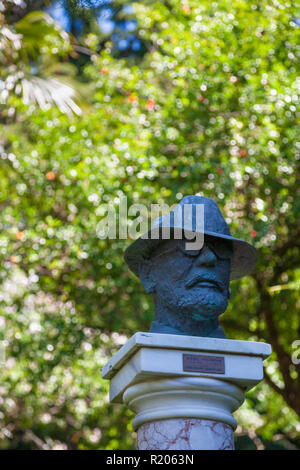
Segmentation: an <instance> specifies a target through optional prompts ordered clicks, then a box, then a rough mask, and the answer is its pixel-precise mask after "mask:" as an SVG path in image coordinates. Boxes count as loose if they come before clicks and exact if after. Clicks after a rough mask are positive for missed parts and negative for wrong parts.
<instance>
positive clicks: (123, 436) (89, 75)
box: [0, 0, 300, 449]
mask: <svg viewBox="0 0 300 470" xmlns="http://www.w3.org/2000/svg"><path fill="white" fill-rule="evenodd" d="M133 5H134V10H135V15H136V18H137V19H138V24H139V29H138V35H139V37H140V38H141V39H142V40H143V43H144V44H145V47H146V50H147V53H146V54H145V55H144V57H143V58H139V59H136V60H134V59H133V58H131V59H128V60H127V61H126V60H124V59H122V60H121V59H116V58H114V57H113V56H112V55H111V47H112V46H110V45H109V44H108V45H107V46H106V48H105V49H103V50H102V51H100V53H99V54H96V53H92V55H91V61H90V62H89V63H88V64H87V65H86V66H85V67H84V69H83V72H82V73H83V77H81V78H82V79H84V80H85V81H86V83H87V86H91V88H90V89H91V90H95V91H94V93H93V94H91V96H90V97H89V103H88V104H86V107H85V109H83V115H82V116H81V117H80V118H78V117H76V116H73V117H70V118H68V117H67V116H65V115H62V114H61V113H60V112H59V110H57V109H55V108H51V109H44V110H38V109H37V108H36V107H35V106H34V105H30V106H26V105H24V104H23V103H22V101H21V99H20V98H18V97H17V96H15V95H13V94H11V95H10V96H9V97H8V104H9V106H10V107H13V108H14V109H15V110H16V112H15V115H14V118H13V119H12V118H11V119H10V118H9V116H6V117H5V119H6V120H4V125H5V131H4V126H3V133H1V134H2V136H3V137H1V139H2V146H3V149H2V151H1V165H0V178H1V182H2V184H1V188H0V207H1V212H0V228H1V233H0V256H1V271H0V276H1V279H2V285H1V288H0V312H1V317H0V320H1V325H2V332H1V333H2V339H3V340H4V341H5V346H6V365H5V367H3V368H2V376H3V380H2V385H1V396H2V398H1V402H0V406H1V410H0V411H1V415H0V418H1V421H2V423H1V438H2V440H1V446H2V448H36V447H41V448H46V447H48V448H61V447H68V448H98V449H99V448H100V449H113V448H122V449H125V448H134V435H133V434H132V432H131V431H130V426H129V424H128V423H130V419H131V414H130V412H128V411H126V410H125V409H124V408H122V407H117V406H114V407H112V406H111V405H109V404H108V397H107V391H108V385H107V384H106V383H105V382H103V381H102V379H101V376H100V369H101V366H102V365H103V364H104V363H105V362H106V361H107V359H108V358H109V357H110V356H111V355H112V353H113V352H114V351H115V350H116V349H117V347H119V345H120V344H122V343H123V342H124V341H126V338H127V337H129V336H130V335H132V334H133V333H134V332H135V331H137V330H140V331H143V330H147V329H148V328H149V323H150V321H151V319H152V305H151V303H150V300H149V298H148V297H147V296H146V295H145V294H144V292H143V289H142V287H141V285H140V283H139V281H138V280H137V279H135V278H134V276H133V275H131V274H130V273H129V271H128V268H127V266H125V265H124V262H123V259H122V254H123V251H124V248H125V246H126V245H127V244H128V243H129V241H126V240H109V239H108V240H100V239H99V238H98V237H97V231H96V227H97V224H98V222H99V221H100V220H101V218H102V216H103V211H102V204H103V203H107V202H108V201H111V202H112V204H114V205H115V206H116V207H117V205H118V202H119V200H120V198H121V197H122V196H127V198H128V205H130V204H132V203H133V202H139V203H145V204H147V205H150V204H151V203H157V202H167V203H170V204H172V203H174V202H176V200H180V198H181V197H182V196H183V195H187V194H196V193H198V194H201V195H205V196H209V197H213V198H214V199H215V200H216V201H217V202H218V204H219V205H220V206H221V207H222V210H223V212H224V214H225V215H226V218H227V221H228V223H229V224H230V226H231V230H232V233H233V234H234V235H236V236H237V237H239V238H243V239H246V240H248V241H252V242H253V243H254V245H255V246H256V247H257V249H258V252H259V262H258V266H257V269H256V271H255V272H254V273H253V275H252V276H248V277H247V278H245V279H243V280H241V281H239V282H233V283H232V288H231V306H230V308H229V309H228V311H227V312H226V314H225V315H224V317H222V326H223V327H224V329H225V332H226V334H227V336H228V337H230V338H234V339H245V340H247V339H250V340H264V341H267V342H270V343H271V344H272V347H273V351H274V353H273V355H272V358H271V359H269V360H268V362H267V367H266V381H265V383H263V384H262V385H260V386H259V387H257V389H256V390H255V391H253V392H251V393H250V394H249V398H248V400H247V402H246V403H245V405H244V406H243V407H242V409H241V410H240V412H239V416H240V418H239V419H240V423H241V424H240V427H239V429H238V436H240V437H239V438H238V439H240V440H238V442H240V443H241V444H240V445H241V447H242V446H244V447H245V446H246V447H247V446H250V448H254V447H255V448H256V447H260V446H262V448H263V447H265V446H266V447H267V448H268V446H271V444H270V442H271V441H272V440H273V439H274V436H277V437H276V439H277V440H276V442H277V443H278V442H279V441H280V442H281V444H282V447H285V448H293V446H299V424H297V419H298V418H297V415H298V416H299V415H300V410H299V400H298V398H297V397H298V396H299V365H298V366H297V365H293V364H292V361H291V354H292V352H293V348H292V342H293V341H294V340H295V339H299V333H300V326H299V308H300V302H299V279H300V277H299V255H300V236H299V228H300V227H299V218H298V213H299V208H300V192H299V191H300V190H299V188H300V184H299V183H300V181H299V174H300V173H299V161H300V157H299V148H298V147H297V140H298V138H299V130H298V129H299V127H298V125H297V115H296V111H297V109H296V108H297V105H298V100H299V98H298V93H299V91H298V89H297V86H299V83H298V82H297V71H298V70H297V61H296V59H297V54H298V53H299V49H298V47H299V46H298V44H299V27H297V23H296V20H295V19H296V18H297V11H296V8H294V7H293V6H291V5H288V4H286V3H285V2H282V1H276V2H272V3H270V2H268V1H261V2H257V3H256V2H247V1H243V0H236V1H233V2H231V3H230V4H229V3H228V2H225V1H221V0H220V1H218V2H214V3H211V2H208V1H204V2H199V1H196V0H195V1H192V0H191V1H189V2H188V3H187V2H183V3H180V2H178V1H175V0H174V1H168V2H135V3H134V4H133ZM22 21H25V22H26V21H27V17H25V18H24V20H22ZM22 34H24V29H23V33H22ZM93 34H95V33H93ZM93 34H90V35H88V36H86V38H85V39H84V41H85V44H87V43H89V44H90V45H91V47H92V43H93ZM1 60H2V59H1ZM298 117H299V116H298ZM276 286H279V287H276ZM282 286H285V287H282ZM249 430H250V431H249ZM255 430H256V432H257V434H258V435H259V438H257V437H255V438H252V437H253V434H254V431H255ZM246 431H247V433H248V435H247V436H246V438H245V436H244V433H245V432H246ZM251 433H252V434H251ZM254 435H255V434H254ZM251 436H252V437H251ZM281 436H284V437H281ZM243 439H244V440H245V439H248V441H247V442H244V444H243V442H242V441H243ZM249 439H250V441H251V442H250V441H249ZM257 439H258V441H257ZM274 442H275V441H274ZM272 445H274V446H275V444H274V443H273V444H272ZM276 445H277V444H276ZM278 445H279V444H278ZM271 447H272V446H271Z"/></svg>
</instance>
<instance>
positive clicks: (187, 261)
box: [141, 236, 232, 331]
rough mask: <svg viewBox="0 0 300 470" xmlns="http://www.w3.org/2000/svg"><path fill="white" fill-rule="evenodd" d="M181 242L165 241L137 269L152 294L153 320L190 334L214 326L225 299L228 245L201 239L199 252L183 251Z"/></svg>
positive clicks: (228, 262)
mask: <svg viewBox="0 0 300 470" xmlns="http://www.w3.org/2000/svg"><path fill="white" fill-rule="evenodd" d="M185 244H186V241H185V240H167V241H165V242H164V243H162V244H160V245H159V246H158V248H157V249H156V250H155V251H154V252H153V253H152V256H151V259H150V260H149V261H148V262H147V264H146V265H145V266H144V267H143V268H142V269H141V280H142V282H143V284H144V286H145V288H146V290H148V292H152V293H153V294H154V299H155V310H156V319H157V320H158V321H160V322H162V323H166V322H168V323H167V324H169V325H170V324H171V325H173V326H175V327H176V328H180V329H183V330H184V329H185V331H187V329H188V330H191V331H192V330H193V328H195V326H196V327H197V325H198V324H201V323H202V324H204V323H207V324H208V323H209V322H207V320H210V323H211V322H212V321H213V322H214V324H215V325H217V323H215V322H216V321H217V320H216V319H217V317H218V316H219V315H221V314H222V313H224V312H225V310H226V308H227V305H228V297H229V279H230V260H231V256H232V248H231V243H230V242H229V241H227V240H224V239H221V238H214V237H209V236H205V240H204V245H203V248H202V249H201V250H198V251H187V250H186V249H185Z"/></svg>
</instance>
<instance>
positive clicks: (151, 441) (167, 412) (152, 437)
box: [102, 333, 271, 450]
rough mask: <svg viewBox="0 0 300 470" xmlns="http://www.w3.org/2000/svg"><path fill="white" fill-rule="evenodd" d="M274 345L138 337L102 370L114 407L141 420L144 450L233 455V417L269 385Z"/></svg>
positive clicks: (140, 443)
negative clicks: (267, 369)
mask: <svg viewBox="0 0 300 470" xmlns="http://www.w3.org/2000/svg"><path fill="white" fill-rule="evenodd" d="M270 353H271V348H270V345H268V344H265V343H257V342H252V341H235V340H227V339H219V338H201V337H191V336H178V335H169V334H159V333H136V334H135V335H134V336H133V337H131V338H130V339H129V340H128V342H127V343H126V344H125V345H124V346H122V348H121V349H120V350H119V351H118V352H117V353H116V354H115V355H114V356H113V357H112V358H111V359H110V361H109V362H108V363H107V364H106V366H105V367H104V368H103V370H102V376H103V378H106V379H110V401H111V402H113V403H124V404H125V405H126V406H128V407H129V408H130V409H132V410H133V411H134V412H135V413H136V417H135V418H134V420H133V422H132V427H133V429H134V430H135V431H137V436H138V439H137V440H138V448H139V449H141V450H146V449H147V450H167V449H169V450H225V449H227V450H230V449H233V448H234V445H233V431H234V430H235V428H236V426H237V422H236V420H235V418H234V417H233V415H232V413H233V412H234V411H235V410H237V409H238V408H239V406H240V405H241V404H242V403H243V401H244V396H245V392H246V391H247V390H249V389H251V388H252V387H253V386H255V385H256V384H257V383H259V382H260V381H261V380H262V378H263V364H262V361H263V359H264V358H266V357H268V356H269V354H270Z"/></svg>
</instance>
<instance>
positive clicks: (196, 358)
mask: <svg viewBox="0 0 300 470" xmlns="http://www.w3.org/2000/svg"><path fill="white" fill-rule="evenodd" d="M182 363H183V370H184V371H185V372H208V373H210V374H225V361H224V357H220V356H204V355H203V354H183V355H182Z"/></svg>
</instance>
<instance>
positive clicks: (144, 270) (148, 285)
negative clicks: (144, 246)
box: [139, 260, 156, 294]
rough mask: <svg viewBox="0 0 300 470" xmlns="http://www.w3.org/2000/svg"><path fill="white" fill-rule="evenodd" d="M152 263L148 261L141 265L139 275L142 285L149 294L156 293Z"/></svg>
mask: <svg viewBox="0 0 300 470" xmlns="http://www.w3.org/2000/svg"><path fill="white" fill-rule="evenodd" d="M151 268H152V265H151V261H150V260H149V261H148V260H146V261H144V262H143V263H141V264H140V265H139V275H140V279H141V281H142V284H143V286H144V288H145V291H146V292H147V294H153V293H154V292H155V285H156V284H155V281H154V279H153V278H152V276H151V274H152V273H151V270H152V269H151Z"/></svg>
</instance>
